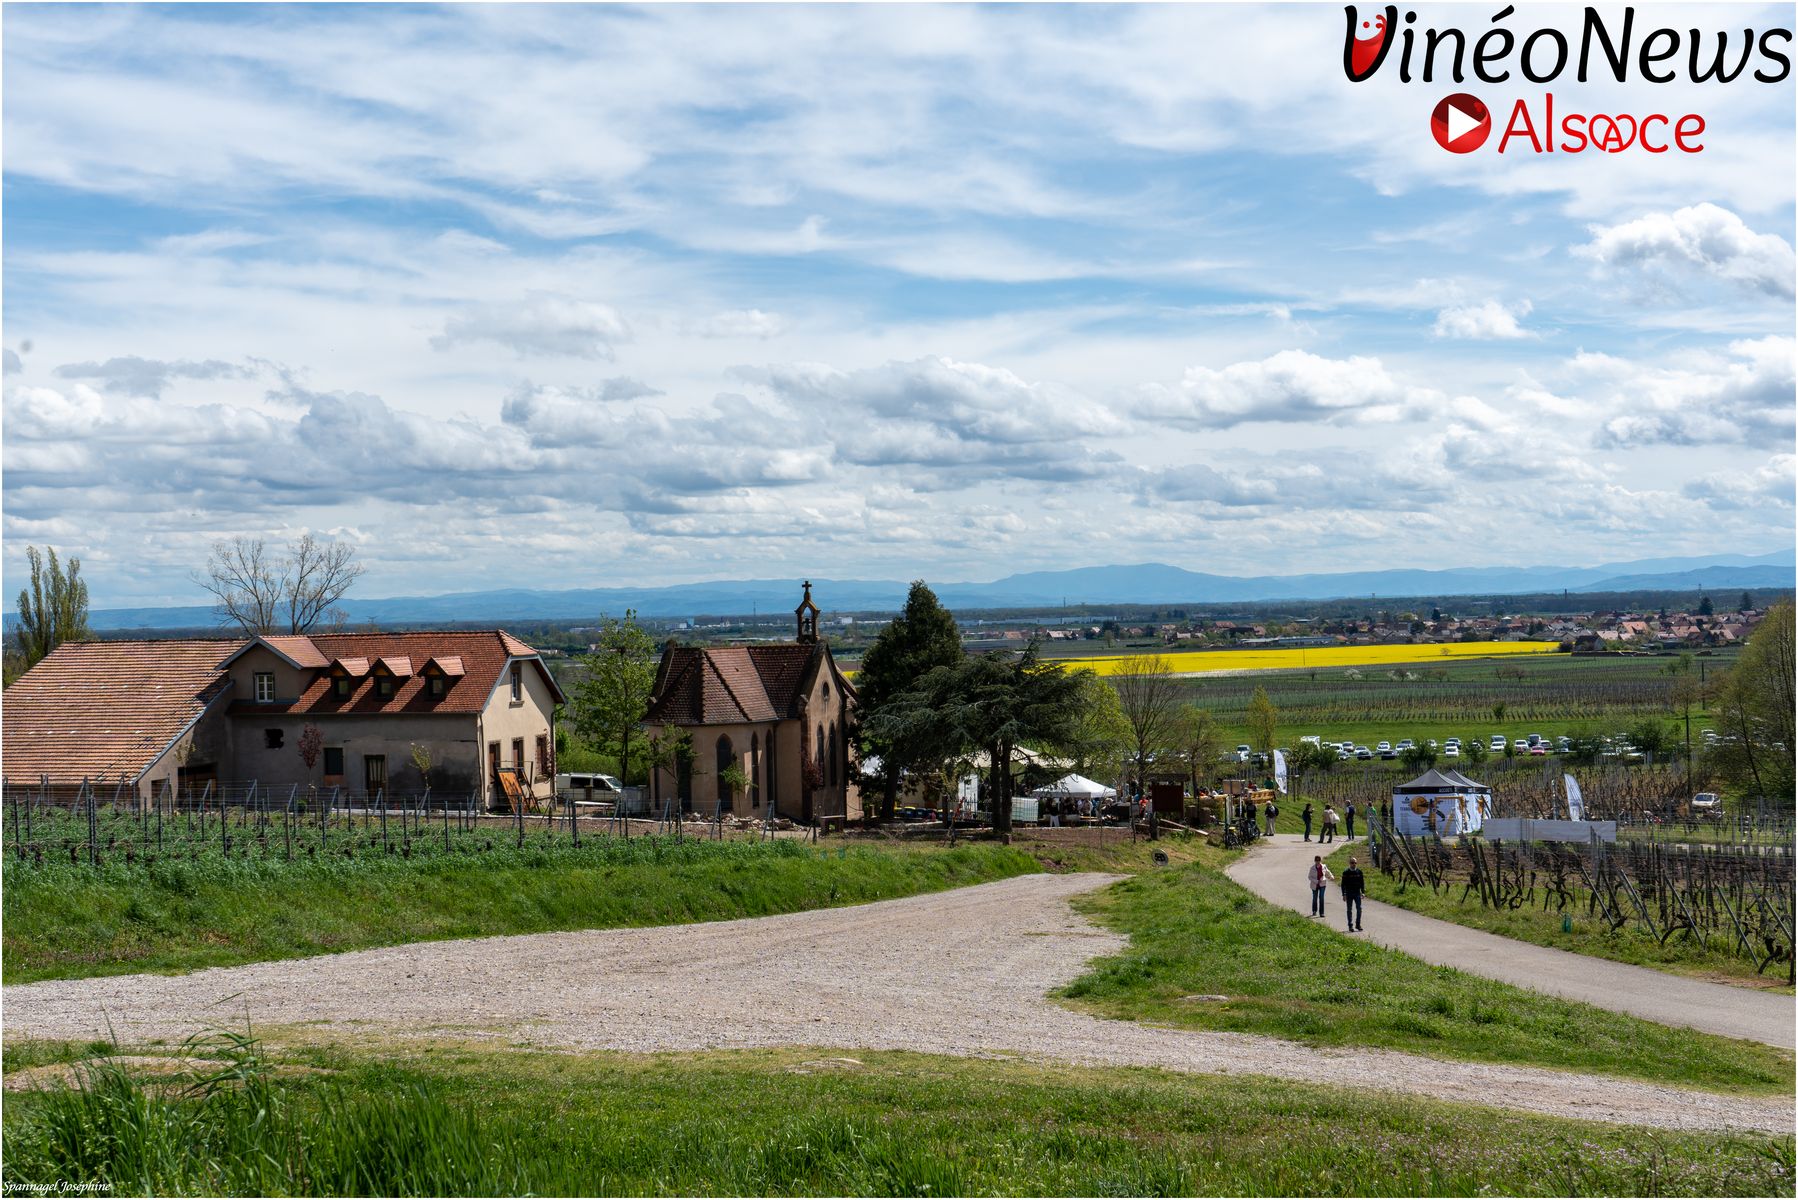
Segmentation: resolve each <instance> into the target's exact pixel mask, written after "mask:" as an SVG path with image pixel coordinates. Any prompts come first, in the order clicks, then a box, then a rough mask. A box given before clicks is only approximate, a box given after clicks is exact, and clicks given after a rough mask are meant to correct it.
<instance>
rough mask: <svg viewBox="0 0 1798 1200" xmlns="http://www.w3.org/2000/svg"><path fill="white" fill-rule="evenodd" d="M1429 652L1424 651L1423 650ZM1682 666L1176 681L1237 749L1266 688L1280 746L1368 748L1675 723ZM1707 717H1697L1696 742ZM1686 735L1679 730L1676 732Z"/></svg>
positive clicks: (1357, 671) (1571, 661) (1534, 661)
mask: <svg viewBox="0 0 1798 1200" xmlns="http://www.w3.org/2000/svg"><path fill="white" fill-rule="evenodd" d="M1426 649H1427V647H1426ZM1699 661H1700V662H1701V663H1702V667H1701V666H1700V665H1698V664H1694V665H1693V667H1692V670H1693V672H1694V673H1697V672H1698V671H1700V670H1702V671H1703V672H1704V673H1705V674H1706V675H1707V676H1708V675H1710V674H1713V673H1715V672H1718V671H1722V670H1724V669H1726V668H1727V667H1728V666H1729V665H1730V664H1731V663H1732V662H1733V661H1734V657H1733V654H1718V655H1716V656H1714V657H1710V658H1706V659H1703V660H1699ZM1678 663H1679V660H1678V659H1675V658H1672V657H1647V656H1644V657H1634V656H1624V655H1605V656H1597V655H1595V656H1580V657H1574V656H1572V655H1568V654H1544V655H1531V656H1528V657H1524V656H1518V657H1514V658H1509V659H1502V660H1494V659H1474V660H1460V661H1445V662H1430V661H1427V660H1425V661H1419V662H1417V663H1415V664H1409V665H1406V664H1395V665H1391V666H1384V665H1382V666H1371V667H1349V668H1320V669H1317V670H1308V671H1262V672H1255V673H1253V674H1245V675H1233V676H1223V677H1215V678H1208V679H1186V680H1182V681H1181V686H1182V689H1183V691H1184V693H1185V695H1186V697H1187V699H1188V700H1189V701H1190V702H1191V703H1194V704H1197V705H1199V706H1200V707H1203V708H1206V709H1209V710H1210V711H1211V712H1213V713H1214V714H1215V715H1216V716H1217V719H1218V721H1219V722H1220V723H1221V724H1222V725H1223V726H1224V728H1225V729H1226V731H1228V733H1229V734H1230V735H1231V736H1232V737H1234V738H1237V739H1238V740H1240V739H1241V738H1242V734H1243V731H1244V730H1246V728H1247V717H1248V706H1249V700H1250V698H1251V697H1252V696H1253V695H1254V693H1255V689H1256V688H1264V689H1265V690H1266V691H1267V695H1268V699H1270V700H1271V701H1273V703H1274V706H1275V707H1276V708H1277V709H1278V710H1279V719H1280V737H1279V740H1280V741H1281V743H1282V744H1286V745H1291V744H1293V743H1295V742H1296V741H1297V740H1298V738H1300V737H1302V736H1305V735H1308V734H1316V735H1318V736H1320V737H1322V738H1324V739H1325V740H1327V741H1344V740H1353V741H1356V742H1367V743H1369V744H1372V743H1373V742H1377V741H1379V740H1382V739H1385V740H1390V741H1397V740H1398V739H1399V738H1404V737H1411V738H1419V739H1422V738H1432V737H1433V738H1436V739H1437V740H1439V741H1440V740H1442V739H1443V738H1446V737H1460V738H1462V739H1463V740H1465V739H1468V738H1471V737H1476V736H1477V737H1482V738H1490V737H1491V736H1492V735H1493V734H1502V735H1504V736H1505V737H1506V738H1514V737H1516V736H1517V735H1518V734H1520V733H1540V734H1543V735H1544V736H1548V737H1558V736H1561V735H1563V734H1567V735H1572V734H1575V733H1581V732H1587V731H1598V732H1607V733H1608V732H1615V731H1617V730H1621V729H1624V728H1627V727H1628V726H1630V725H1632V724H1634V723H1636V722H1639V721H1641V720H1643V719H1645V718H1649V717H1657V718H1661V719H1663V720H1667V721H1671V720H1672V717H1673V695H1674V688H1675V685H1676V684H1677V682H1678V681H1679V678H1680V676H1679V675H1678V674H1676V673H1673V672H1672V671H1670V670H1669V668H1670V667H1673V666H1676V665H1677V664H1678ZM1708 723H1709V714H1708V713H1706V712H1703V711H1702V710H1694V712H1693V737H1694V739H1695V740H1696V738H1697V736H1698V733H1699V730H1700V728H1701V727H1702V725H1703V724H1708ZM1681 732H1682V733H1683V728H1682V730H1681Z"/></svg>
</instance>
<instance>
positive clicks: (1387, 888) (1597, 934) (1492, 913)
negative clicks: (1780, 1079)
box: [1329, 846, 1791, 992]
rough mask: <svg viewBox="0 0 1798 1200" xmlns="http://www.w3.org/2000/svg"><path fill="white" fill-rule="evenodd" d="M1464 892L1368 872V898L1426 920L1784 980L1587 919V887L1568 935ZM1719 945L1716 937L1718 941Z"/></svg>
mask: <svg viewBox="0 0 1798 1200" xmlns="http://www.w3.org/2000/svg"><path fill="white" fill-rule="evenodd" d="M1349 854H1350V848H1349V847H1347V846H1344V847H1343V848H1342V849H1341V850H1338V851H1337V852H1336V853H1335V854H1333V855H1331V857H1330V860H1329V861H1330V869H1331V870H1332V871H1334V872H1336V873H1337V875H1338V876H1340V875H1341V873H1342V869H1343V868H1344V867H1345V866H1347V865H1348V856H1349ZM1363 856H1364V857H1365V855H1363ZM1461 891H1462V889H1461V887H1460V886H1459V885H1456V886H1455V887H1453V888H1447V889H1444V890H1443V891H1441V892H1434V891H1431V890H1430V889H1429V888H1427V887H1419V886H1416V885H1415V884H1414V885H1412V886H1410V887H1408V888H1406V889H1404V891H1402V892H1401V891H1400V890H1399V887H1398V881H1397V880H1396V879H1393V878H1388V877H1387V876H1386V875H1384V874H1382V873H1381V872H1379V871H1372V870H1370V871H1368V872H1367V894H1368V896H1369V897H1370V898H1371V899H1374V900H1380V901H1384V902H1385V903H1387V904H1391V905H1395V906H1397V907H1399V908H1404V909H1409V910H1410V911H1411V912H1416V913H1422V914H1423V915H1424V916H1427V917H1436V918H1438V919H1440V920H1443V921H1453V922H1455V923H1456V924H1457V925H1466V926H1468V927H1469V928H1472V929H1483V930H1485V931H1486V932H1488V933H1496V934H1499V935H1501V936H1503V937H1510V938H1516V939H1517V940H1518V941H1521V942H1533V943H1534V944H1536V945H1538V946H1550V947H1553V948H1554V949H1556V950H1568V951H1571V952H1573V953H1575V954H1590V955H1592V956H1594V957H1596V958H1608V959H1611V960H1613V961H1615V962H1623V963H1633V964H1634V965H1636V966H1639V967H1653V968H1655V969H1656V970H1660V971H1668V972H1671V973H1673V974H1676V975H1691V976H1696V977H1698V978H1703V979H1714V980H1718V981H1720V982H1729V983H1747V984H1753V985H1771V986H1775V987H1779V986H1781V985H1783V984H1784V982H1785V975H1784V973H1783V971H1782V970H1781V969H1780V968H1779V967H1770V968H1769V971H1770V972H1771V971H1779V972H1780V973H1778V974H1762V973H1760V972H1757V971H1756V970H1755V964H1754V963H1752V962H1749V961H1748V960H1746V959H1743V958H1740V957H1738V956H1736V955H1734V954H1728V953H1725V952H1724V951H1723V950H1722V949H1720V948H1709V949H1707V948H1706V947H1704V946H1701V945H1699V944H1698V942H1697V941H1696V940H1694V939H1689V938H1685V937H1677V936H1676V937H1671V938H1668V939H1667V941H1666V942H1664V943H1663V942H1662V941H1661V940H1660V939H1658V938H1656V937H1654V936H1653V935H1652V934H1648V933H1644V932H1641V931H1639V930H1637V929H1636V928H1635V927H1634V925H1626V926H1625V927H1624V928H1622V929H1620V930H1617V931H1615V932H1613V931H1612V930H1611V929H1610V928H1609V926H1607V925H1606V924H1605V923H1604V922H1602V921H1599V920H1597V919H1596V918H1593V917H1589V916H1587V915H1586V909H1585V897H1586V894H1587V893H1586V892H1585V891H1584V890H1583V889H1579V888H1575V889H1573V894H1574V897H1575V902H1574V903H1573V904H1571V905H1569V906H1568V911H1567V919H1568V924H1570V925H1571V926H1572V928H1571V929H1570V930H1567V931H1563V930H1562V928H1561V917H1562V914H1561V913H1560V912H1557V911H1554V910H1553V909H1549V910H1546V911H1544V910H1543V909H1542V908H1541V907H1540V906H1525V907H1523V908H1516V909H1504V910H1498V909H1493V908H1488V907H1487V906H1486V905H1484V904H1481V903H1479V902H1478V901H1477V900H1475V899H1472V898H1471V897H1470V898H1469V899H1468V901H1467V903H1465V904H1463V903H1461V901H1460V896H1461ZM1716 941H1717V940H1716V939H1713V942H1714V943H1716ZM1717 944H1719V945H1720V943H1717ZM1782 990H1785V991H1788V992H1789V991H1791V988H1789V987H1783V988H1782Z"/></svg>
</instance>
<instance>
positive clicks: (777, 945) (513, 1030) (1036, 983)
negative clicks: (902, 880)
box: [4, 874, 1793, 1133]
mask: <svg viewBox="0 0 1798 1200" xmlns="http://www.w3.org/2000/svg"><path fill="white" fill-rule="evenodd" d="M1116 878H1117V876H1112V875H1100V874H1077V875H1046V874H1045V875H1028V876H1022V877H1019V878H1016V879H1008V880H1004V881H1001V882H998V883H989V884H983V885H981V886H978V887H971V888H964V889H960V890H956V891H947V892H938V893H933V894H930V895H924V896H913V897H908V898H906V899H903V900H890V901H883V902H880V903H876V904H867V905H861V906H858V907H853V908H834V909H822V910H817V911H812V912H802V913H793V914H789V915H785V916H776V917H762V918H756V919H751V920H739V921H723V922H715V923H709V924H700V925H682V926H673V927H661V928H654V929H627V930H592V931H584V932H576V933H545V934H532V935H526V936H518V937H498V938H479V939H471V940H466V941H445V942H425V943H419V944H415V945H409V946H394V947H389V948H385V949H379V950H363V951H357V952H354V953H347V954H336V955H328V956H323V957H318V958H307V959H298V960H291V961H286V962H270V963H258V964H255V965H251V966H243V967H225V968H216V969H212V970H206V971H198V972H195V973H192V974H188V975H174V976H166V975H130V976H115V977H111V978H102V979H83V980H66V981H49V982H43V983H33V984H25V985H22V986H17V987H8V988H6V989H5V990H4V1003H5V1030H6V1035H7V1036H8V1037H9V1038H20V1037H34V1038H64V1039H80V1038H90V1037H104V1036H108V1026H109V1025H110V1027H111V1030H112V1034H111V1036H112V1037H114V1038H115V1039H116V1040H117V1041H119V1042H121V1043H123V1044H130V1043H135V1042H142V1041H147V1040H153V1039H157V1038H165V1039H176V1038H180V1037H184V1036H186V1035H187V1034H189V1033H191V1032H194V1031H195V1030H199V1029H203V1028H209V1027H217V1026H221V1025H223V1026H236V1027H239V1028H241V1027H242V1023H243V1021H244V1019H245V1017H246V1015H247V1016H248V1018H249V1019H250V1020H251V1021H253V1022H254V1024H255V1026H256V1027H258V1028H264V1029H267V1028H273V1027H281V1026H293V1025H301V1024H310V1025H313V1026H315V1027H321V1029H322V1028H330V1027H343V1028H344V1029H345V1031H346V1032H364V1033H380V1034H384V1035H393V1036H402V1037H425V1038H428V1037H431V1036H434V1035H439V1036H453V1037H456V1038H468V1037H483V1036H491V1037H495V1038H503V1039H505V1040H506V1041H508V1042H518V1043H525V1044H528V1045H533V1046H538V1047H543V1048H547V1049H561V1050H588V1049H594V1050H597V1049H605V1050H622V1051H635V1052H648V1051H677V1050H680V1051H684V1050H704V1049H714V1048H739V1047H758V1046H791V1045H797V1046H815V1047H827V1048H840V1049H868V1050H912V1051H920V1052H923V1053H932V1054H954V1055H967V1056H980V1057H1012V1056H1016V1057H1023V1058H1028V1059H1035V1060H1049V1061H1062V1062H1071V1063H1077V1064H1086V1065H1129V1066H1148V1067H1161V1068H1164V1069H1167V1070H1173V1071H1190V1072H1204V1073H1219V1074H1229V1075H1260V1076H1272V1077H1275V1078H1280V1079H1296V1080H1303V1081H1305V1082H1309V1083H1314V1084H1334V1085H1341V1086H1347V1087H1371V1088H1377V1089H1380V1090H1383V1091H1388V1092H1395V1093H1401V1094H1406V1095H1413V1096H1427V1097H1433V1098H1436V1099H1441V1100H1454V1101H1465V1102H1470V1103H1479V1104H1489V1105H1499V1106H1502V1107H1506V1108H1513V1109H1521V1110H1527V1111H1531V1112H1537V1113H1547V1114H1553V1115H1557V1116H1565V1117H1577V1118H1582V1119H1586V1120H1601V1121H1609V1122H1620V1123H1627V1124H1636V1125H1652V1126H1659V1127H1663V1128H1673V1129H1713V1130H1720V1129H1741V1130H1766V1131H1771V1132H1782V1133H1789V1132H1790V1131H1791V1130H1792V1127H1793V1106H1792V1101H1791V1100H1790V1099H1789V1098H1786V1099H1744V1098H1740V1097H1730V1096H1721V1095H1712V1094H1709V1093H1700V1092H1693V1091H1687V1090H1684V1089H1680V1088H1673V1087H1663V1086H1657V1085H1654V1084H1649V1083H1639V1082H1630V1081H1623V1080H1617V1079H1610V1078H1602V1077H1597V1076H1584V1075H1576V1074H1571V1073H1565V1072H1558V1071H1552V1070H1544V1069H1539V1068H1531V1067H1517V1066H1504V1065H1497V1064H1483V1063H1468V1062H1451V1061H1438V1060H1427V1059H1422V1058H1417V1057H1413V1056H1410V1055H1405V1054H1397V1053H1390V1052H1385V1051H1378V1050H1344V1049H1312V1048H1310V1047H1306V1046H1301V1045H1298V1044H1296V1043H1293V1042H1287V1041H1282V1040H1279V1039H1276V1038H1270V1037H1260V1036H1251V1035H1245V1034H1228V1033H1206V1032H1195V1031H1189V1030H1175V1029H1167V1028H1159V1027H1156V1026H1151V1025H1144V1024H1137V1023H1133V1022H1128V1021H1113V1020H1105V1019H1101V1018H1098V1017H1093V1016H1088V1015H1086V1014H1083V1013H1076V1012H1071V1011H1069V1010H1067V1009H1064V1008H1061V1007H1059V1006H1057V1005H1055V1004H1053V1003H1051V1002H1049V1001H1048V1000H1047V999H1046V996H1047V993H1048V992H1050V991H1051V990H1052V989H1054V988H1057V987H1059V986H1061V985H1062V984H1065V983H1067V982H1069V981H1070V980H1072V979H1074V978H1075V977H1077V976H1078V975H1079V974H1080V973H1081V971H1082V970H1083V969H1084V966H1085V964H1086V963H1087V962H1088V961H1089V960H1090V959H1092V958H1094V957H1098V956H1101V955H1106V954H1111V953H1115V952H1117V951H1118V950H1120V949H1122V948H1123V946H1124V941H1123V939H1121V938H1119V937H1117V936H1115V935H1113V934H1111V933H1109V932H1106V931H1103V930H1100V929H1098V928H1096V927H1094V926H1093V925H1091V924H1090V923H1088V922H1087V921H1086V920H1084V919H1083V918H1081V917H1079V916H1077V915H1076V914H1075V913H1074V912H1073V911H1072V910H1071V909H1070V908H1069V906H1068V904H1067V900H1068V898H1069V897H1070V896H1073V895H1076V894H1078V893H1081V892H1085V891H1090V890H1092V889H1094V888H1098V887H1102V886H1104V885H1106V884H1108V883H1110V882H1112V881H1113V880H1114V879H1116Z"/></svg>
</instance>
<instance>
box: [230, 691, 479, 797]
mask: <svg viewBox="0 0 1798 1200" xmlns="http://www.w3.org/2000/svg"><path fill="white" fill-rule="evenodd" d="M231 723H232V725H233V726H235V728H234V730H233V733H234V737H233V742H234V754H233V756H232V759H231V762H230V763H229V767H228V772H229V773H228V774H227V765H226V764H223V763H221V764H220V768H219V771H220V775H221V776H224V777H227V778H229V779H231V780H232V781H233V782H235V783H249V782H250V781H252V780H255V781H256V782H258V783H261V784H263V785H264V786H267V787H272V788H275V789H276V790H277V791H279V790H285V789H288V788H290V787H292V786H293V785H294V784H298V785H299V786H300V788H301V790H302V791H303V790H305V789H306V788H308V787H313V786H316V787H319V788H320V789H321V790H328V788H329V786H330V783H331V782H338V783H340V785H341V786H342V787H343V788H344V789H345V790H346V791H351V792H358V793H359V792H361V791H362V790H363V784H364V782H365V780H366V778H367V776H366V770H367V764H366V760H367V759H368V758H369V757H370V756H371V755H381V756H384V757H385V758H386V760H387V789H388V792H389V793H390V794H393V795H399V794H406V795H411V794H415V793H419V792H422V791H424V789H425V779H424V778H423V777H422V776H421V775H420V772H419V770H418V768H417V766H416V765H414V763H413V761H412V747H413V745H414V744H416V745H418V746H420V747H422V748H424V749H425V750H427V751H428V752H429V753H430V756H431V770H430V786H431V789H432V791H433V792H435V793H437V794H438V795H439V796H450V795H456V796H465V795H468V794H470V793H475V792H478V791H479V783H480V777H481V763H480V748H479V744H478V742H477V741H476V722H475V718H474V716H473V715H472V714H468V713H463V714H459V715H458V714H444V715H432V714H406V715H403V716H402V715H393V716H330V715H325V714H318V713H301V714H296V715H291V716H290V715H287V714H277V713H272V712H271V713H269V714H267V715H266V716H265V715H260V714H256V713H249V714H239V715H236V716H233V717H232V718H231ZM307 725H316V726H318V729H319V732H320V733H321V734H323V735H324V744H325V746H326V748H332V747H340V748H341V749H342V750H343V775H342V776H341V777H340V778H336V779H334V780H327V779H326V776H325V757H324V755H323V754H320V755H319V759H318V762H316V763H315V764H313V766H312V767H311V768H310V769H309V768H307V766H306V764H305V762H304V761H303V760H302V759H301V758H300V731H301V730H302V729H304V728H305V727H306V726H307ZM269 729H279V730H281V733H282V737H281V747H280V748H279V749H269V748H268V744H267V738H266V735H265V732H264V731H265V730H269Z"/></svg>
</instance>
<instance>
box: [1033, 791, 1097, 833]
mask: <svg viewBox="0 0 1798 1200" xmlns="http://www.w3.org/2000/svg"><path fill="white" fill-rule="evenodd" d="M1103 804H1104V801H1102V800H1095V799H1093V798H1092V797H1091V796H1045V797H1043V801H1042V807H1041V808H1040V809H1038V810H1037V812H1038V815H1039V816H1040V817H1041V819H1042V821H1043V823H1044V824H1046V825H1050V826H1059V825H1060V824H1061V819H1062V818H1063V817H1081V818H1092V817H1103V816H1104V815H1105V811H1104V808H1103V807H1102V805H1103Z"/></svg>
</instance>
